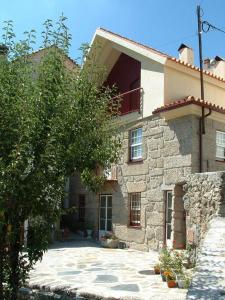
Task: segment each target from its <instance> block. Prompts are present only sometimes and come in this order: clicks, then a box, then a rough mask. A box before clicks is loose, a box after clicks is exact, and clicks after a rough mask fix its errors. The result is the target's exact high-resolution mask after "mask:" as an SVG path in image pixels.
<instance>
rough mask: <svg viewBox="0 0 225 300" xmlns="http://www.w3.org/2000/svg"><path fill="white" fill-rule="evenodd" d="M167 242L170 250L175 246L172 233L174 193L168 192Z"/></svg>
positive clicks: (166, 202) (166, 210) (166, 203)
mask: <svg viewBox="0 0 225 300" xmlns="http://www.w3.org/2000/svg"><path fill="white" fill-rule="evenodd" d="M165 198H166V199H165V206H166V209H165V218H166V220H165V227H166V228H165V235H166V236H165V240H166V245H167V247H169V248H172V246H173V232H172V222H173V192H172V191H171V190H170V191H166V197H165Z"/></svg>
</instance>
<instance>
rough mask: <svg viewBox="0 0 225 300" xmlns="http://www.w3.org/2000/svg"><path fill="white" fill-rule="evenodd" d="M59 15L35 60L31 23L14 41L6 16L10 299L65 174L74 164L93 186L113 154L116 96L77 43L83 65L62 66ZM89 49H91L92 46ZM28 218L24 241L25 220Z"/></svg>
mask: <svg viewBox="0 0 225 300" xmlns="http://www.w3.org/2000/svg"><path fill="white" fill-rule="evenodd" d="M65 21H66V18H65V17H64V16H62V17H61V18H60V19H59V21H58V22H57V24H56V26H54V25H53V23H52V21H51V20H47V21H46V22H45V23H44V31H43V32H42V36H43V47H45V48H46V49H45V50H43V51H44V53H45V55H43V57H42V58H41V60H40V61H39V62H38V63H37V62H35V61H34V60H33V55H32V54H31V53H32V51H33V48H32V45H33V44H34V43H35V35H36V34H35V31H34V30H32V31H30V32H25V38H24V40H22V41H19V42H15V34H14V32H13V24H12V22H11V21H9V22H6V23H5V26H4V34H3V43H4V45H6V46H7V47H8V50H9V51H8V54H7V55H6V53H5V50H6V48H5V47H3V46H2V47H1V50H2V51H1V53H0V299H7V300H8V299H11V300H15V299H17V294H18V289H19V287H20V286H22V285H23V284H24V283H25V280H26V278H27V275H28V272H29V271H30V270H31V268H32V267H33V265H34V264H35V262H36V261H37V260H39V259H41V257H42V255H43V253H44V251H45V250H46V249H47V247H48V237H49V233H50V229H51V226H50V224H53V223H54V222H55V221H56V220H57V219H58V218H59V216H60V213H61V203H62V199H63V198H64V186H65V181H66V179H67V178H68V177H69V176H70V175H72V174H73V173H74V172H75V171H76V172H79V173H80V174H81V178H82V180H83V182H84V183H85V184H86V185H87V186H88V187H89V188H90V189H91V190H93V191H95V192H97V191H98V190H99V188H100V187H101V185H102V184H103V182H104V177H102V176H97V175H96V174H95V172H94V170H95V168H96V166H97V165H100V166H102V167H103V168H107V167H109V166H110V164H111V163H113V162H114V161H115V160H116V159H117V158H118V151H119V148H120V142H119V139H118V138H116V135H115V133H116V132H115V125H114V120H115V118H116V115H117V112H118V104H117V103H115V102H114V101H110V99H112V93H113V91H112V90H109V89H107V88H103V87H102V86H103V85H102V83H103V80H104V70H102V68H101V67H99V66H98V65H97V63H96V61H95V58H94V55H90V54H89V53H91V52H89V51H87V47H84V48H83V53H84V55H83V61H82V65H83V66H84V67H82V68H80V67H79V66H78V65H77V64H73V65H72V67H71V64H70V65H69V67H68V58H67V54H68V51H69V46H70V40H71V36H70V34H69V33H68V28H67V27H66V25H65V23H66V22H65ZM92 53H93V51H92ZM84 62H85V63H84ZM27 219H29V229H28V245H27V248H26V249H25V248H24V243H23V232H24V221H25V220H27Z"/></svg>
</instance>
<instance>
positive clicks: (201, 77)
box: [197, 5, 205, 100]
mask: <svg viewBox="0 0 225 300" xmlns="http://www.w3.org/2000/svg"><path fill="white" fill-rule="evenodd" d="M197 17H198V46H199V65H200V82H201V100H205V95H204V81H203V60H202V20H201V7H200V5H198V6H197Z"/></svg>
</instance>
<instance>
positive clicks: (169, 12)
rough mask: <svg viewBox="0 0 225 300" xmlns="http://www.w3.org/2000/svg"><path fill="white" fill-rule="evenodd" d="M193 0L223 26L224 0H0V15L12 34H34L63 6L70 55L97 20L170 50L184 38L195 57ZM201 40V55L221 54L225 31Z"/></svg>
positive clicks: (206, 16) (86, 38)
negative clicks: (11, 24) (10, 23)
mask: <svg viewBox="0 0 225 300" xmlns="http://www.w3.org/2000/svg"><path fill="white" fill-rule="evenodd" d="M199 3H200V4H201V6H202V8H203V10H204V16H203V19H204V20H207V21H208V22H211V23H213V24H214V25H216V26H219V27H221V28H224V30H225V18H224V15H225V1H224V0H213V1H212V0H198V1H197V0H11V1H6V0H2V1H1V10H0V21H1V22H2V21H3V20H13V21H14V25H15V32H16V34H17V37H18V38H20V37H21V34H22V33H23V32H24V31H25V30H29V29H32V28H35V29H36V30H37V32H38V35H39V37H40V35H41V31H42V25H41V24H42V23H43V22H44V21H45V20H46V19H48V18H49V19H52V20H57V18H58V17H59V16H60V15H61V13H62V12H63V13H64V15H65V16H67V17H68V26H69V28H70V32H71V34H72V36H73V41H72V47H71V51H70V56H71V57H72V58H77V57H79V55H80V53H79V51H78V49H79V47H80V45H81V44H82V43H83V42H89V41H90V40H91V38H92V36H93V34H94V32H95V29H96V28H97V27H99V26H101V27H104V28H106V29H109V30H111V31H113V32H116V33H119V34H121V35H123V36H126V37H129V38H131V39H134V40H135V41H139V42H141V43H143V44H146V45H149V46H151V47H154V48H156V49H158V50H161V51H163V52H166V53H168V54H170V55H173V56H177V48H178V47H179V45H180V44H181V43H182V42H184V43H186V44H187V45H189V46H191V47H192V48H193V49H194V50H195V57H196V63H197V57H198V43H197V35H196V34H197V21H196V5H197V4H199ZM39 41H40V38H39ZM37 46H38V45H37ZM203 46H204V51H203V56H204V57H214V56H215V55H220V56H223V57H225V34H223V33H219V32H215V31H210V32H208V33H206V34H203Z"/></svg>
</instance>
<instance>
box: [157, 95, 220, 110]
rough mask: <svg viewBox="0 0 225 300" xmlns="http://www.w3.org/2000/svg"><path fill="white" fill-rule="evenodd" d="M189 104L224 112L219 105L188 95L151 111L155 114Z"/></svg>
mask: <svg viewBox="0 0 225 300" xmlns="http://www.w3.org/2000/svg"><path fill="white" fill-rule="evenodd" d="M190 104H195V105H198V106H201V107H205V108H208V109H211V110H213V111H216V112H219V113H222V114H225V108H223V107H221V106H219V105H216V104H213V103H211V102H208V101H204V100H201V99H200V98H195V97H193V96H188V97H185V98H184V99H180V100H176V101H174V102H171V103H169V104H166V105H164V106H161V107H159V108H157V109H155V110H154V111H153V112H152V113H153V114H156V113H160V112H165V111H169V110H172V109H176V108H179V107H183V106H187V105H190Z"/></svg>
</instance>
